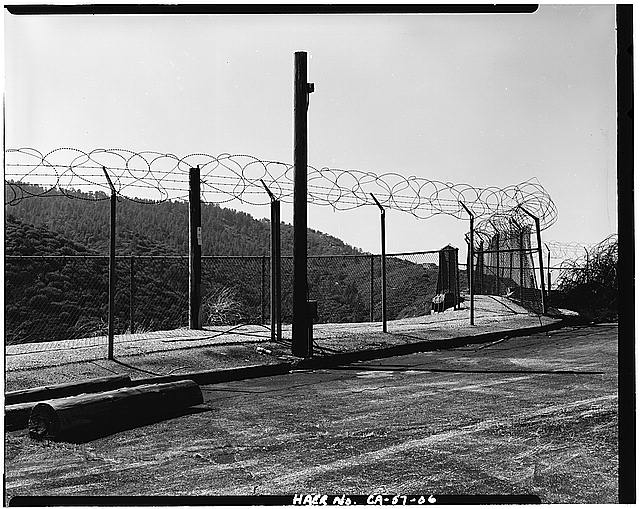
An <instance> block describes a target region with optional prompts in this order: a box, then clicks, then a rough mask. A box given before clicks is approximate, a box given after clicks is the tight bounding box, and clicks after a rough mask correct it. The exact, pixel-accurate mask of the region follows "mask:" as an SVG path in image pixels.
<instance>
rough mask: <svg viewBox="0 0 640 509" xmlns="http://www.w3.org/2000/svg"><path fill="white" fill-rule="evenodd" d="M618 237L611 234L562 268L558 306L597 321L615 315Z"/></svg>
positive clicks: (616, 312) (616, 309) (613, 318)
mask: <svg viewBox="0 0 640 509" xmlns="http://www.w3.org/2000/svg"><path fill="white" fill-rule="evenodd" d="M617 269H618V237H617V235H611V236H610V237H607V238H606V239H604V240H603V241H602V242H600V243H599V244H598V245H596V246H595V247H594V248H592V249H591V251H589V255H588V256H587V257H585V258H584V259H582V260H579V261H577V262H574V263H573V266H571V267H568V268H567V269H565V270H564V271H563V273H562V274H561V275H560V277H559V280H558V306H559V307H565V308H567V309H571V310H573V311H577V312H578V313H580V315H581V316H583V317H584V318H587V319H589V320H592V321H596V322H603V321H612V320H617V318H618V270H617Z"/></svg>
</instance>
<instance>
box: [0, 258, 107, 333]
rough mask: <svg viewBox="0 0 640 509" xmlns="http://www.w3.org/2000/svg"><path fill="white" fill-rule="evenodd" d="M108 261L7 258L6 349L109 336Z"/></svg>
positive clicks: (93, 259)
mask: <svg viewBox="0 0 640 509" xmlns="http://www.w3.org/2000/svg"><path fill="white" fill-rule="evenodd" d="M108 273H109V264H108V259H107V258H106V257H104V258H98V257H92V258H88V257H78V258H76V257H13V256H7V257H6V258H5V340H6V343H7V344H18V343H34V342H41V341H58V340H66V339H77V338H83V337H94V336H100V335H104V334H106V331H107V314H108V290H109V284H108V283H109V279H108Z"/></svg>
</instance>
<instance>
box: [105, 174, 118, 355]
mask: <svg viewBox="0 0 640 509" xmlns="http://www.w3.org/2000/svg"><path fill="white" fill-rule="evenodd" d="M102 171H103V172H104V176H105V177H106V179H107V182H108V184H109V187H110V188H111V217H110V224H111V226H110V234H109V311H108V333H107V334H108V349H107V358H108V359H109V360H113V343H114V337H115V331H114V315H115V296H116V188H115V187H114V186H113V182H111V177H109V173H107V169H106V168H105V167H104V166H103V167H102Z"/></svg>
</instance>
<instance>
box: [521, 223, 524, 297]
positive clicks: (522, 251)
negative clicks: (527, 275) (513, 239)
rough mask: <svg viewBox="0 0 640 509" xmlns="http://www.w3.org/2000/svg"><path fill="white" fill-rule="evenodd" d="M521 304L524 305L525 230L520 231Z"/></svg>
mask: <svg viewBox="0 0 640 509" xmlns="http://www.w3.org/2000/svg"><path fill="white" fill-rule="evenodd" d="M520 304H524V228H521V229H520Z"/></svg>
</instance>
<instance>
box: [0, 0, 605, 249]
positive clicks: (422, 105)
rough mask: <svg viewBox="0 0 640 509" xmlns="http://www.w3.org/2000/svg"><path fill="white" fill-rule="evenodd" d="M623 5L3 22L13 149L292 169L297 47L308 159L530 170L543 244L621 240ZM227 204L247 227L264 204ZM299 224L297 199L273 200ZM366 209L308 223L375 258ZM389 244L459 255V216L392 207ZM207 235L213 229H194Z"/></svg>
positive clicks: (372, 223) (373, 167) (435, 171)
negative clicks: (551, 214) (302, 68)
mask: <svg viewBox="0 0 640 509" xmlns="http://www.w3.org/2000/svg"><path fill="white" fill-rule="evenodd" d="M614 28H615V7H614V6H613V5H603V6H597V5H585V6H579V5H564V6H551V5H543V6H541V7H540V9H539V10H538V11H537V12H536V13H534V14H508V15H507V14H504V15H260V16H258V15H201V16H177V15H174V16H166V15H158V16H113V15H111V16H12V15H9V14H8V13H6V11H5V101H6V113H5V114H6V117H5V122H6V125H5V128H6V147H7V148H14V147H23V146H28V147H34V148H37V149H39V150H40V151H42V152H47V151H49V150H51V149H54V148H57V147H63V146H70V147H77V148H81V149H84V150H87V151H89V150H92V149H95V148H127V149H131V150H135V151H143V150H155V151H160V152H170V153H174V154H177V155H186V154H189V153H194V152H205V153H209V154H212V155H216V154H220V153H225V152H229V153H240V154H250V155H253V156H256V157H259V158H262V159H270V160H279V161H283V162H291V161H292V157H293V156H292V139H293V115H292V101H293V99H292V89H293V84H292V83H293V54H294V52H295V51H298V50H305V51H307V52H308V53H309V81H311V82H314V83H315V92H314V93H313V94H312V95H311V100H310V107H309V164H311V165H314V166H317V167H322V166H331V167H337V168H348V169H359V170H366V171H374V172H376V173H384V172H390V171H394V172H398V173H401V174H404V175H407V176H410V175H416V176H419V177H424V178H429V179H435V180H442V181H449V182H454V183H457V182H464V183H469V184H471V185H474V186H478V187H484V186H506V185H510V184H517V183H519V182H522V181H524V180H526V179H529V178H531V177H534V176H535V177H537V178H538V180H539V181H540V183H541V184H542V185H543V186H544V187H545V188H546V189H547V191H548V192H549V193H550V195H551V197H552V198H553V200H554V202H555V203H556V206H557V208H558V221H557V223H556V224H555V225H554V226H553V227H551V228H550V229H548V230H546V231H545V232H543V240H556V241H567V242H569V241H571V242H585V243H594V242H598V241H599V240H601V239H603V238H604V237H605V236H607V235H608V234H610V233H613V232H615V230H616V228H617V222H616V207H617V205H616V166H615V161H616V102H615V101H616V88H615V55H616V53H615V29H614ZM233 207H234V208H238V209H240V210H247V211H249V212H250V213H252V214H253V215H254V216H256V217H266V216H268V213H269V212H268V210H267V208H266V207H262V208H259V207H253V208H248V207H243V206H242V205H241V204H234V205H233ZM282 215H283V220H285V221H287V222H291V220H292V218H291V205H290V204H285V205H283V214H282ZM378 217H379V214H378V212H377V210H376V209H375V208H373V207H365V208H361V209H359V210H356V211H348V212H333V211H332V210H331V209H330V208H328V207H319V206H310V207H309V226H310V227H311V228H314V229H318V230H321V231H324V232H327V233H330V234H332V235H336V236H338V237H340V238H341V239H343V240H344V241H346V242H348V243H349V244H352V245H355V246H358V247H361V248H363V249H365V250H367V251H372V252H379V222H378ZM387 221H388V223H387V232H388V233H387V250H388V251H390V252H397V251H410V250H428V249H438V248H440V247H442V246H443V245H445V244H447V243H452V244H454V245H457V246H458V247H461V248H462V247H463V246H464V242H463V237H462V235H463V233H464V231H465V230H466V228H467V223H466V222H465V221H460V220H456V219H454V218H451V217H448V216H440V217H436V218H432V219H428V220H417V219H415V218H413V217H412V216H411V215H409V214H406V213H400V212H392V213H389V214H388V219H387ZM204 234H205V235H206V232H204Z"/></svg>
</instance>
